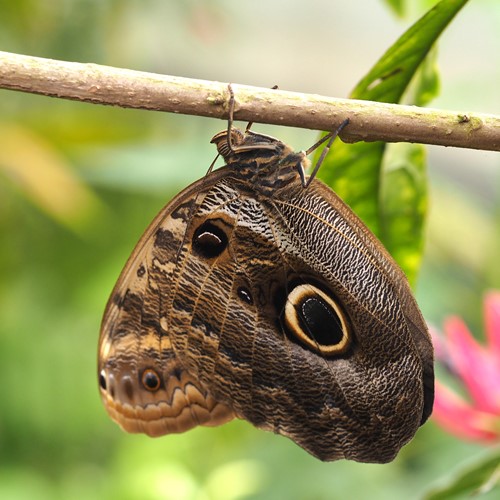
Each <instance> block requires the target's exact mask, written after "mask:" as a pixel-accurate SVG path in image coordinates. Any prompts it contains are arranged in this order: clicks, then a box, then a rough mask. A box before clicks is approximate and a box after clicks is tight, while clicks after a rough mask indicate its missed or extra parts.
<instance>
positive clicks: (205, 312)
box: [99, 129, 433, 462]
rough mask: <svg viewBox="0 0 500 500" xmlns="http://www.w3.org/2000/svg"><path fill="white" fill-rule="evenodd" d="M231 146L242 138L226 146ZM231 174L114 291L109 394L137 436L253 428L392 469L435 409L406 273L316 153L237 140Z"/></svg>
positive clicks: (176, 205)
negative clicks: (315, 164)
mask: <svg viewBox="0 0 500 500" xmlns="http://www.w3.org/2000/svg"><path fill="white" fill-rule="evenodd" d="M230 134H231V135H230ZM213 142H214V143H215V144H216V146H217V149H218V151H219V153H220V154H221V155H222V156H223V157H224V159H225V161H226V166H225V167H223V168H221V169H219V170H217V171H215V172H213V173H211V174H209V175H207V176H206V177H205V178H203V179H201V180H200V181H198V182H196V183H194V184H192V185H191V186H189V187H188V188H187V189H186V190H184V191H183V192H182V193H180V194H179V195H178V196H177V197H176V198H175V199H174V200H172V201H171V202H170V203H169V204H168V205H167V206H166V207H165V208H164V209H163V210H162V212H161V213H160V214H159V215H158V216H157V217H156V219H155V220H154V221H153V222H152V224H151V225H150V227H149V228H148V230H147V231H146V233H145V235H144V236H143V238H142V239H141V241H140V242H139V243H138V245H137V247H136V249H135V250H134V253H133V254H132V256H131V258H130V259H129V261H128V262H127V265H126V266H125V269H124V271H123V272H122V275H121V277H120V279H119V280H118V283H117V285H116V287H115V289H114V291H113V293H112V296H111V298H110V300H109V302H108V306H107V309H106V312H105V316H104V319H103V324H102V328H101V337H100V355H99V374H100V386H101V396H102V398H103V401H104V403H105V406H106V408H107V409H108V411H109V413H110V414H111V416H112V417H113V418H114V419H115V420H116V421H117V422H118V423H119V424H120V425H121V426H122V427H124V428H125V429H126V430H129V431H131V432H145V433H147V434H150V435H161V434H166V433H170V432H182V431H184V430H187V429H189V428H191V427H194V426H196V425H200V424H201V425H219V424H221V423H224V422H226V421H228V420H230V419H231V418H234V417H238V418H244V419H246V420H248V421H249V422H251V423H252V424H254V425H255V426H257V427H259V428H262V429H265V430H270V431H273V432H276V433H279V434H282V435H285V436H288V437H289V438H291V439H292V440H294V441H295V442H296V443H297V444H299V445H300V446H302V447H303V448H305V449H306V450H307V451H308V452H310V453H311V454H313V455H315V456H317V457H318V458H320V459H322V460H336V459H339V458H347V459H352V460H357V461H364V462H366V461H368V462H386V461H389V460H392V459H393V458H394V456H395V455H396V453H397V452H398V451H399V449H400V448H401V446H403V445H404V444H405V443H406V442H408V441H409V440H410V439H411V437H412V436H413V435H414V434H415V432H416V430H417V428H418V427H419V426H420V425H421V424H422V423H423V422H424V421H425V420H426V418H427V417H428V415H429V414H430V411H431V408H432V393H433V392H432V388H433V371H432V347H431V343H430V339H429V336H428V333H427V329H426V326H425V322H424V320H423V318H422V316H421V314H420V311H419V310H418V307H417V305H416V303H415V300H414V299H413V296H412V294H411V291H410V288H409V286H408V283H407V281H406V278H405V277H404V274H403V273H402V271H401V270H400V269H399V267H398V266H397V265H396V264H395V262H394V261H393V260H392V258H391V257H390V256H389V254H388V253H387V251H386V250H385V249H384V248H383V246H382V245H381V244H380V242H379V241H378V240H377V239H376V238H375V237H374V236H373V235H372V233H371V232H370V231H369V230H368V229H367V228H366V226H365V225H364V224H363V223H362V222H361V221H360V220H359V218H358V217H357V216H356V215H355V214H354V213H353V212H352V211H351V210H350V209H349V208H348V207H347V206H346V205H345V204H344V203H343V202H342V200H340V198H338V196H337V195H336V194H335V193H334V192H333V191H332V190H331V189H330V188H328V187H327V186H325V185H324V184H323V183H321V182H320V181H318V180H317V179H313V180H312V182H310V184H308V185H307V188H305V187H304V185H305V175H304V168H305V167H307V166H308V160H307V158H306V155H305V153H303V152H299V153H295V152H294V151H293V150H292V149H291V148H289V147H288V146H286V145H285V144H283V143H282V142H281V141H278V140H277V139H274V138H272V137H269V136H264V135H262V134H254V133H253V132H248V131H247V132H245V133H244V132H240V131H239V130H237V129H231V130H230V131H229V132H226V131H224V132H221V133H220V134H217V135H216V136H215V137H214V139H213Z"/></svg>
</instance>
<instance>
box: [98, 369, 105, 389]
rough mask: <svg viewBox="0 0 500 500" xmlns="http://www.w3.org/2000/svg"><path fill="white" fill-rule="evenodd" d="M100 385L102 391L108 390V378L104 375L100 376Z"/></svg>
mask: <svg viewBox="0 0 500 500" xmlns="http://www.w3.org/2000/svg"><path fill="white" fill-rule="evenodd" d="M99 385H100V386H101V388H102V389H104V390H106V377H105V376H104V373H100V374H99Z"/></svg>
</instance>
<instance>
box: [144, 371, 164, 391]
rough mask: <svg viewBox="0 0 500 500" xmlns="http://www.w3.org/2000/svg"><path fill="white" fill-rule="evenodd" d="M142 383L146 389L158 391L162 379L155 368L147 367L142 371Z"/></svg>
mask: <svg viewBox="0 0 500 500" xmlns="http://www.w3.org/2000/svg"><path fill="white" fill-rule="evenodd" d="M141 383H142V386H143V387H144V388H145V389H146V390H148V391H150V392H156V391H157V390H158V389H159V388H160V386H161V379H160V376H159V375H158V373H157V372H156V371H155V370H153V369H152V368H146V370H144V372H143V373H142V377H141Z"/></svg>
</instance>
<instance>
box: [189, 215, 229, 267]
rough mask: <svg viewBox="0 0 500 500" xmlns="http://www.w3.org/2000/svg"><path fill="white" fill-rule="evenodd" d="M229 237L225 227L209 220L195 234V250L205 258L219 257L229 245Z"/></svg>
mask: <svg viewBox="0 0 500 500" xmlns="http://www.w3.org/2000/svg"><path fill="white" fill-rule="evenodd" d="M227 245H228V238H227V235H226V233H225V232H224V230H223V229H221V228H220V227H219V226H217V225H216V224H214V223H213V222H212V221H210V220H207V221H205V222H204V223H203V224H201V226H199V227H198V228H197V229H196V231H195V232H194V235H193V250H194V251H195V252H196V253H197V254H198V255H200V256H201V257H204V258H205V259H213V258H214V257H218V256H219V255H220V254H221V253H222V252H223V251H224V250H225V249H226V247H227Z"/></svg>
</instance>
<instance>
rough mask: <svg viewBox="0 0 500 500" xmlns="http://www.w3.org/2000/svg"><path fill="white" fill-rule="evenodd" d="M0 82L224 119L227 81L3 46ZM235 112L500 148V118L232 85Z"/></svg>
mask: <svg viewBox="0 0 500 500" xmlns="http://www.w3.org/2000/svg"><path fill="white" fill-rule="evenodd" d="M0 88H4V89H10V90H18V91H21V92H30V93H33V94H42V95H47V96H52V97H60V98H64V99H73V100H78V101H85V102H91V103H95V104H107V105H115V106H121V107H124V108H140V109H149V110H155V111H168V112H171V113H183V114H188V115H198V116H208V117H213V118H221V119H227V102H228V97H229V96H228V90H227V84H226V83H220V82H209V81H204V80H194V79H189V78H181V77H175V76H166V75H157V74H153V73H144V72H139V71H132V70H128V69H119V68H112V67H109V66H99V65H97V64H81V63H74V62H64V61H55V60H52V59H43V58H39V57H31V56H24V55H18V54H11V53H8V52H0ZM233 89H234V93H235V97H236V109H235V118H236V119H238V120H243V121H253V122H259V123H270V124H275V125H286V126H292V127H300V128H309V129H316V130H332V129H333V128H335V127H336V126H337V125H338V124H339V123H340V122H341V121H343V120H344V119H345V118H350V124H349V126H348V127H346V128H345V129H344V131H343V132H342V134H341V137H342V139H343V140H344V141H346V142H357V141H386V142H418V143H423V144H437V145H441V146H456V147H462V148H471V149H484V150H492V151H500V117H497V116H493V115H485V114H479V113H468V112H456V111H445V110H437V109H430V108H419V107H416V106H401V105H395V104H385V103H378V102H371V101H358V100H353V99H335V98H332V97H323V96H319V95H310V94H301V93H297V92H286V91H282V90H272V89H261V88H257V87H249V86H245V85H236V84H233Z"/></svg>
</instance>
